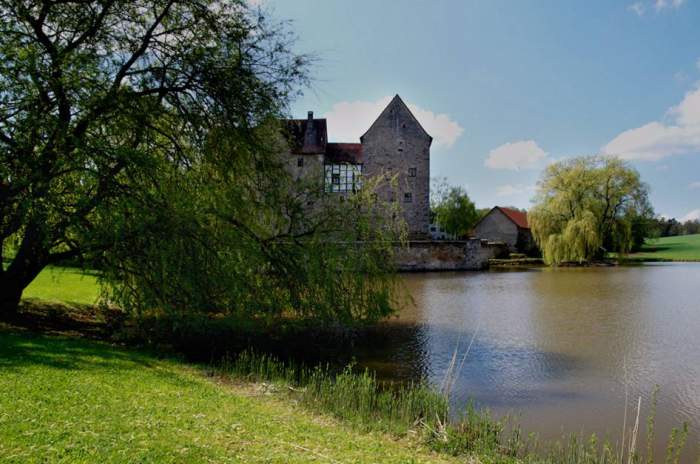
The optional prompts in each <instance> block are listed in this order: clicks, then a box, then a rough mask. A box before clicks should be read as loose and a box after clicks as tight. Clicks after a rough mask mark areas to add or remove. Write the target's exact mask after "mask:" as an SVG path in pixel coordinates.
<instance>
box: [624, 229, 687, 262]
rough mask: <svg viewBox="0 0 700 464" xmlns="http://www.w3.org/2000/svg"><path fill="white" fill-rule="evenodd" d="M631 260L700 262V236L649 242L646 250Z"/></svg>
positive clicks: (664, 238)
mask: <svg viewBox="0 0 700 464" xmlns="http://www.w3.org/2000/svg"><path fill="white" fill-rule="evenodd" d="M629 257H630V258H631V259H640V260H660V261H665V260H668V261H700V234H696V235H680V236H676V237H661V238H658V239H651V240H647V244H646V245H645V246H644V249H643V250H642V251H641V252H639V253H633V254H631V255H629Z"/></svg>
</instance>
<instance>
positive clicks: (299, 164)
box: [297, 156, 304, 168]
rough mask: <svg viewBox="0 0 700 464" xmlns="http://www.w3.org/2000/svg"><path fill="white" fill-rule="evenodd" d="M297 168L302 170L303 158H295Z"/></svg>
mask: <svg viewBox="0 0 700 464" xmlns="http://www.w3.org/2000/svg"><path fill="white" fill-rule="evenodd" d="M297 167H300V168H303V167H304V157H303V156H300V157H299V158H297Z"/></svg>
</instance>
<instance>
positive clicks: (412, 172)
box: [408, 168, 417, 177]
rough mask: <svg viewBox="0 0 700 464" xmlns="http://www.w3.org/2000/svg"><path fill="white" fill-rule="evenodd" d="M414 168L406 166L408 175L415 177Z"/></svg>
mask: <svg viewBox="0 0 700 464" xmlns="http://www.w3.org/2000/svg"><path fill="white" fill-rule="evenodd" d="M416 172H417V170H416V168H408V177H416Z"/></svg>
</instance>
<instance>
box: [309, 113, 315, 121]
mask: <svg viewBox="0 0 700 464" xmlns="http://www.w3.org/2000/svg"><path fill="white" fill-rule="evenodd" d="M313 120H314V112H313V111H309V121H313Z"/></svg>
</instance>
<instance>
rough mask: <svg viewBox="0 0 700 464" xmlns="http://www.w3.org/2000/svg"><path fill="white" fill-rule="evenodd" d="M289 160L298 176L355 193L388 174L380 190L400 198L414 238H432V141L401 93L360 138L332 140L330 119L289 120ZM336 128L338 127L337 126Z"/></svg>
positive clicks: (335, 190) (333, 190)
mask: <svg viewBox="0 0 700 464" xmlns="http://www.w3.org/2000/svg"><path fill="white" fill-rule="evenodd" d="M286 127H287V130H288V134H287V138H288V140H289V145H290V150H289V159H288V166H289V170H290V172H291V173H292V175H293V176H294V177H296V178H301V177H309V176H311V177H312V178H313V177H317V178H318V179H319V181H320V182H322V183H323V188H324V190H325V191H326V192H327V193H329V194H350V193H352V192H354V191H357V190H358V189H360V188H362V184H363V178H370V177H371V178H375V177H377V176H382V177H383V178H384V179H385V182H382V183H381V185H380V187H379V188H378V190H377V194H378V195H379V196H380V197H381V198H382V199H384V200H386V201H392V202H399V203H400V204H401V209H402V212H403V216H404V219H405V221H406V224H407V225H408V230H409V235H410V237H411V238H414V239H416V238H428V237H429V232H428V227H429V222H430V203H429V195H430V145H431V143H432V140H433V139H432V137H431V136H430V135H428V133H427V132H426V131H425V129H423V127H422V126H421V125H420V123H419V122H418V120H417V119H416V118H415V116H414V115H413V114H412V113H411V111H410V110H409V109H408V107H407V106H406V104H405V103H404V102H403V100H401V97H399V96H398V95H396V96H395V97H394V98H393V99H392V100H391V102H390V103H389V105H388V106H387V107H386V108H385V109H384V110H383V111H382V113H381V114H380V115H379V117H378V118H377V120H376V121H374V123H373V124H372V125H371V126H370V127H369V129H368V130H367V132H365V133H364V134H363V135H362V136H361V137H360V143H329V142H328V132H327V130H328V129H327V125H326V120H325V119H315V118H314V116H313V112H311V111H310V112H309V113H308V116H307V118H306V119H292V120H288V121H286ZM331 129H332V128H331Z"/></svg>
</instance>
